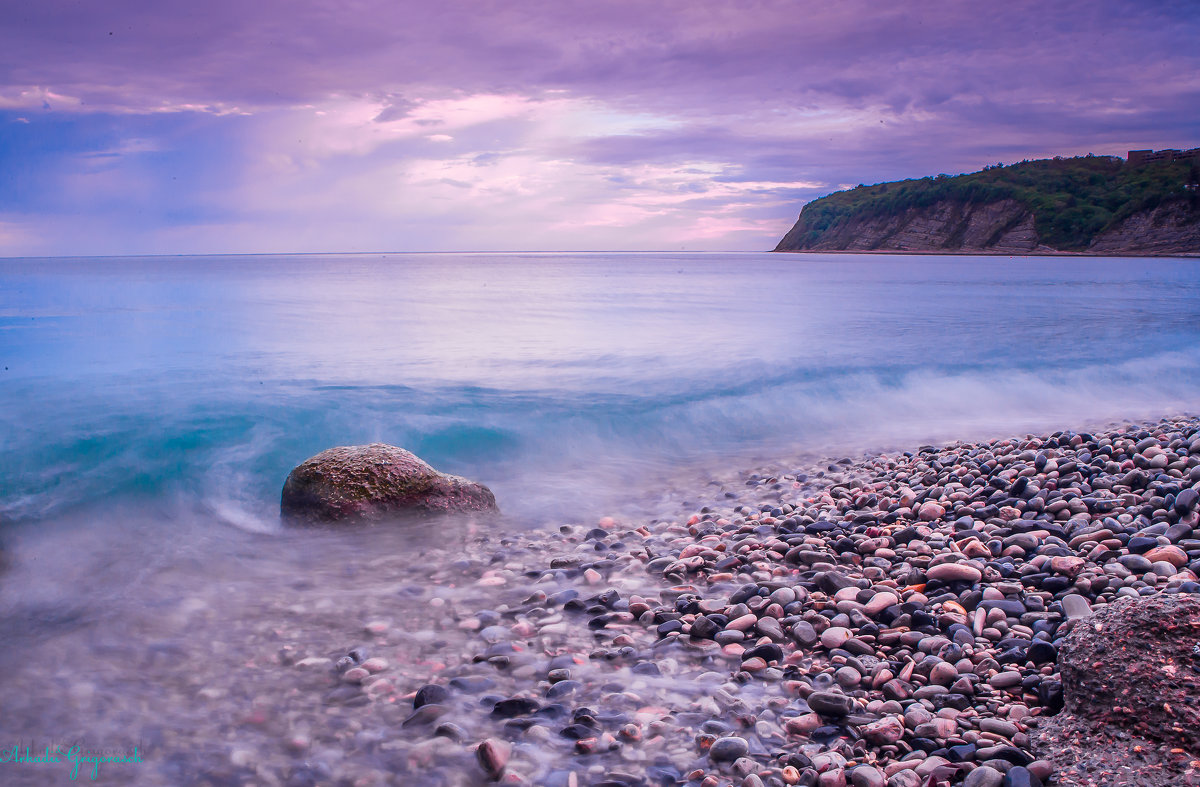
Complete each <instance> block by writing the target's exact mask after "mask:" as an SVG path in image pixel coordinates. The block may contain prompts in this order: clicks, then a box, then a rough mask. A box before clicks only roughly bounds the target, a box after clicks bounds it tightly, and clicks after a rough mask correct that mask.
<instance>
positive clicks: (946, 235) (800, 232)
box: [775, 200, 1053, 254]
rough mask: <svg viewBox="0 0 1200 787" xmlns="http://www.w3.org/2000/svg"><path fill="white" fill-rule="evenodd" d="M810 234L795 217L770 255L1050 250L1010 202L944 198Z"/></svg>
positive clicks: (1029, 220)
mask: <svg viewBox="0 0 1200 787" xmlns="http://www.w3.org/2000/svg"><path fill="white" fill-rule="evenodd" d="M812 232H813V229H812V228H811V227H810V226H808V223H807V222H806V221H805V216H804V214H803V213H801V214H800V220H799V221H797V222H796V225H795V226H794V227H792V229H791V231H790V232H789V233H788V234H787V235H786V236H785V237H784V238H783V240H782V241H780V242H779V245H778V246H777V247H776V248H775V251H936V252H976V253H988V254H1029V253H1031V252H1037V251H1053V249H1050V248H1049V247H1046V246H1042V245H1041V244H1039V243H1038V236H1037V232H1036V230H1035V229H1034V224H1033V214H1032V213H1030V212H1029V211H1027V210H1026V209H1025V208H1023V207H1022V206H1021V205H1020V204H1018V203H1017V202H1016V201H1014V200H1001V201H999V202H989V203H984V204H981V205H976V204H970V203H967V204H963V203H958V202H951V201H945V200H944V201H941V202H936V203H934V204H933V205H930V206H929V207H926V208H915V209H912V210H908V211H905V212H903V213H900V214H897V215H895V216H866V217H862V218H855V217H850V218H848V219H846V220H844V221H842V222H839V223H837V224H835V225H834V226H832V227H829V228H828V229H826V230H824V231H821V232H819V234H818V235H817V237H816V239H815V242H813V241H812V240H811V233H812ZM806 236H808V237H809V238H810V239H809V240H808V241H806Z"/></svg>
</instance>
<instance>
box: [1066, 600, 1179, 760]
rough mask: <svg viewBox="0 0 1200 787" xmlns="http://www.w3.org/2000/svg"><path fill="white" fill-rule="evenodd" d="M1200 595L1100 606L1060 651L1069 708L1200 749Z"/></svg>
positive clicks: (1093, 722) (1095, 720)
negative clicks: (1199, 649) (1199, 652)
mask: <svg viewBox="0 0 1200 787" xmlns="http://www.w3.org/2000/svg"><path fill="white" fill-rule="evenodd" d="M1198 643H1200V598H1197V597H1196V596H1192V595H1185V594H1174V595H1159V596H1151V597H1148V598H1138V599H1133V598H1130V599H1128V600H1122V601H1120V602H1118V603H1114V604H1110V605H1108V606H1107V607H1104V608H1101V609H1098V610H1097V611H1096V613H1095V614H1094V615H1093V616H1092V617H1091V618H1089V619H1088V620H1086V621H1084V622H1082V623H1081V624H1079V625H1077V626H1076V627H1075V628H1074V629H1073V630H1072V631H1071V633H1070V634H1069V635H1068V636H1067V637H1066V638H1065V640H1064V643H1063V647H1062V650H1061V652H1060V657H1059V661H1060V667H1061V669H1062V677H1063V688H1064V694H1065V701H1066V711H1067V712H1068V713H1070V714H1072V715H1073V716H1074V717H1075V719H1076V720H1077V722H1078V723H1080V724H1084V725H1090V726H1093V727H1095V726H1100V725H1105V726H1109V727H1112V728H1114V729H1116V730H1120V729H1124V730H1128V731H1129V732H1132V733H1134V734H1136V735H1139V736H1142V737H1145V738H1149V739H1151V740H1155V741H1159V742H1161V743H1162V744H1163V745H1166V746H1169V747H1180V748H1183V749H1186V750H1188V751H1190V752H1192V753H1194V754H1195V753H1200V707H1197V705H1196V698H1197V697H1200V671H1198V668H1200V656H1198V655H1196V648H1197V644H1198Z"/></svg>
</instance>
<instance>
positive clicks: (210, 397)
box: [0, 253, 1200, 784]
mask: <svg viewBox="0 0 1200 787" xmlns="http://www.w3.org/2000/svg"><path fill="white" fill-rule="evenodd" d="M0 366H2V367H3V368H2V369H0V544H2V545H3V548H4V556H5V562H6V564H7V565H6V566H5V568H4V569H3V572H2V573H0V643H2V644H0V705H3V708H4V714H3V715H0V732H3V733H5V735H4V736H3V740H2V741H0V743H4V742H6V741H7V740H8V738H10V737H17V738H20V737H24V738H25V739H26V740H27V741H28V740H33V741H34V742H35V746H36V745H37V744H38V743H40V742H43V741H55V740H62V739H65V738H68V737H71V736H74V737H75V738H82V739H85V740H87V741H89V742H91V743H92V744H93V745H97V746H101V745H106V744H107V745H111V746H129V745H132V744H131V742H137V741H141V743H142V745H143V747H144V749H147V750H149V751H150V752H152V753H154V754H156V755H157V759H156V760H155V761H154V762H152V763H150V762H149V760H150V759H154V758H153V757H151V758H148V764H147V765H144V766H141V767H142V769H141V770H139V771H137V778H136V779H134V778H133V777H131V776H130V772H129V771H124V772H117V771H115V769H114V771H113V772H111V773H109V774H108V776H102V780H103V779H104V778H110V779H112V780H113V781H112V782H111V783H147V784H158V783H163V784H172V783H183V781H184V780H183V779H182V777H181V776H180V774H187V773H194V772H195V768H196V767H198V766H197V765H196V763H197V762H200V761H201V760H202V759H203V758H201V760H193V759H189V756H192V754H195V753H196V752H198V751H201V750H203V752H205V753H206V755H208V754H211V755H212V756H214V757H217V758H218V759H220V758H221V757H226V758H227V757H228V756H229V755H230V752H231V751H233V750H235V749H236V748H237V747H238V746H242V747H249V748H250V749H252V750H256V751H257V750H260V749H263V748H264V747H266V746H267V745H268V744H267V743H266V742H265V741H268V740H269V739H270V737H271V735H277V734H279V733H278V731H277V730H276V731H272V732H271V733H270V734H267V733H264V732H262V731H261V730H259V729H258V727H254V729H255V730H256V732H253V733H250V732H246V731H245V729H244V727H245V723H246V722H245V719H246V718H247V716H248V715H249V716H253V715H254V714H255V713H257V712H259V710H261V709H262V708H263V707H265V706H264V703H267V704H269V705H270V707H271V710H270V711H269V713H268V716H270V717H271V718H274V717H275V715H278V716H279V718H281V719H283V718H284V716H286V715H287V713H294V715H295V718H294V719H291V717H289V719H291V720H290V721H286V722H280V723H281V724H285V726H286V725H292V726H290V727H288V729H289V730H292V729H293V728H296V727H297V725H298V726H300V727H304V726H305V725H310V726H311V724H312V720H311V719H310V718H308V717H307V716H305V713H307V712H308V711H307V706H303V703H302V702H300V705H301V706H302V707H300V708H295V707H292V710H291V711H285V710H282V709H281V706H280V705H279V704H278V703H281V702H283V700H281V699H279V698H281V697H285V696H287V697H290V696H291V695H290V694H289V692H293V693H294V692H295V690H296V689H295V687H294V686H293V685H292V684H291V683H290V681H291V680H292V678H291V675H292V673H290V672H287V671H279V672H269V671H268V672H263V671H262V670H260V669H257V668H255V665H256V664H257V665H258V666H259V667H261V662H262V661H263V659H264V655H263V654H264V653H267V652H270V653H274V652H276V651H277V650H279V649H280V648H292V649H295V648H296V647H297V646H296V644H295V643H297V642H301V643H302V642H308V643H311V647H310V650H311V653H324V652H332V651H333V650H336V649H337V648H338V647H341V646H342V645H353V644H354V641H355V637H356V636H358V634H359V632H360V631H361V628H362V625H363V624H364V623H365V622H367V621H369V620H374V619H380V618H382V619H387V620H392V621H406V627H407V628H406V634H405V638H406V639H404V642H406V643H407V644H406V645H404V647H403V648H400V649H399V652H403V653H408V654H410V655H411V662H412V664H423V663H426V662H427V661H429V660H431V659H434V660H435V659H437V658H438V655H437V654H438V652H439V651H442V652H444V651H446V650H447V649H449V650H453V649H454V648H456V647H459V646H460V644H461V643H459V641H458V640H456V639H454V637H455V636H457V635H446V637H440V638H438V637H434V636H433V632H435V631H438V630H439V628H440V626H441V624H442V623H444V622H445V620H444V615H443V614H442V613H440V612H439V611H438V610H439V609H441V608H442V605H443V604H450V605H451V606H454V605H458V607H460V608H462V609H469V608H471V607H476V608H486V607H488V606H495V605H496V604H498V603H500V602H501V600H502V599H507V598H508V596H507V595H506V594H509V595H511V596H513V597H514V598H515V597H516V596H524V595H528V588H521V587H519V586H518V587H514V586H512V585H511V583H510V585H509V586H506V587H505V588H493V587H491V586H489V585H488V584H487V583H484V584H483V585H479V584H477V582H478V580H479V579H480V578H481V577H482V576H483V574H482V571H483V568H482V567H485V566H486V565H487V564H488V561H489V560H493V561H494V560H495V557H494V554H495V550H496V548H497V545H498V544H501V542H502V540H503V539H504V538H505V536H506V535H510V536H511V539H510V543H512V544H516V543H518V541H519V540H520V539H521V538H525V539H527V540H528V539H534V540H536V539H537V538H539V537H540V536H539V534H553V533H554V532H556V531H555V528H557V527H558V526H559V525H560V524H563V523H572V524H580V525H584V526H590V525H592V524H594V523H595V522H596V521H597V519H598V518H599V517H602V516H615V517H617V518H618V519H619V520H621V521H624V522H629V523H631V525H633V526H636V523H637V522H638V521H640V520H642V519H646V518H650V517H656V516H667V517H669V516H678V515H680V512H682V511H684V510H686V509H687V508H688V506H693V505H699V504H703V501H704V495H705V492H706V488H707V487H706V484H707V482H708V480H709V479H711V478H714V477H717V476H720V475H721V474H728V473H730V472H733V471H736V470H738V469H741V468H747V467H751V466H753V465H754V464H755V463H757V462H763V461H794V462H796V463H800V462H803V461H806V460H805V458H806V457H808V458H816V457H837V456H848V455H854V454H857V453H861V452H864V451H868V450H880V449H884V450H906V449H913V448H915V447H916V446H918V445H920V444H922V443H927V442H937V441H946V440H953V439H959V438H961V439H968V438H979V437H991V436H1004V435H1008V434H1013V433H1022V432H1025V431H1028V430H1035V429H1051V430H1053V429H1058V428H1083V427H1086V426H1089V425H1094V424H1101V423H1107V422H1111V421H1121V420H1126V419H1140V418H1154V417H1158V416H1161V415H1170V414H1177V413H1185V412H1193V413H1194V412H1195V411H1197V410H1200V260H1166V259H1085V258H1017V259H1012V258H971V257H919V256H883V255H870V256H867V255H862V256H856V255H804V256H799V255H771V254H716V253H709V254H684V253H679V254H668V253H663V254H436V255H423V254H404V255H386V256H384V255H351V256H336V255H318V256H313V255H305V256H237V257H203V258H199V257H156V258H128V259H125V258H104V259H8V260H0ZM368 442H387V443H392V444H395V445H400V446H403V447H406V448H408V449H410V450H412V451H414V452H416V453H417V454H419V455H420V456H422V457H423V458H425V459H426V460H428V461H429V462H431V463H432V464H434V465H435V466H436V467H438V468H439V469H443V470H447V471H451V472H454V473H458V474H462V475H465V476H468V477H470V478H472V479H475V480H478V481H481V482H483V483H486V484H488V485H489V486H490V487H491V488H492V489H493V490H494V492H495V493H496V497H497V499H498V502H499V504H500V507H501V509H502V511H503V514H504V516H503V518H502V519H501V520H500V521H499V522H495V523H490V524H489V525H488V526H487V527H488V532H487V533H484V534H482V535H486V536H487V537H488V540H487V541H484V540H482V539H481V538H480V536H481V533H480V530H479V525H477V524H472V523H469V522H458V523H452V524H449V525H445V526H440V527H438V528H435V529H431V528H428V527H419V526H418V527H412V528H410V529H409V530H407V531H405V532H403V533H396V532H387V531H370V532H362V531H356V532H350V533H322V532H311V531H301V532H297V531H290V530H287V529H285V528H282V527H281V525H280V523H279V518H278V505H279V491H280V488H281V486H282V484H283V480H284V478H285V477H286V475H287V473H288V471H289V470H290V469H291V468H292V467H293V466H294V465H296V464H297V463H299V462H300V461H302V460H303V459H305V458H307V457H308V456H311V455H312V454H315V453H317V452H318V451H321V450H323V449H325V448H328V447H331V446H334V445H348V444H361V443H368ZM510 552H511V554H510V555H509V556H508V557H507V558H506V560H509V561H512V562H514V565H515V564H516V563H520V562H521V561H524V560H528V561H532V562H533V563H536V562H537V561H538V560H541V558H542V556H541V555H540V553H538V552H537V550H533V551H525V552H522V551H521V550H520V549H518V548H515V547H514V548H513V549H512V550H510ZM647 581H649V580H647ZM434 598H438V599H440V600H441V604H436V605H433V606H431V604H430V602H431V599H434ZM447 637H448V638H447ZM281 643H282V644H281ZM462 646H463V647H465V645H462ZM303 649H304V648H303V647H301V650H303ZM311 653H310V655H311ZM301 655H303V654H301ZM393 658H395V656H393ZM423 660H424V661H423ZM413 669H414V670H417V668H416V667H414V668H413ZM417 671H419V670H417ZM410 678H411V680H413V681H417V680H418V676H417V674H416V672H413V673H412V675H411V676H410ZM415 685H419V682H418V683H415V684H414V686H415ZM198 698H199V699H198ZM265 698H274V700H273V701H274V702H275V703H276V704H270V703H271V701H272V700H269V699H265ZM289 702H293V703H294V702H299V701H295V700H289ZM318 704H319V702H318ZM256 709H258V710H256ZM251 726H253V725H251ZM297 734H299V733H297ZM305 734H308V735H311V736H312V737H314V738H316V737H318V736H317V733H314V732H312V731H311V730H310V731H309V732H308V733H305ZM335 748H336V747H335ZM189 752H191V753H192V754H189ZM197 756H199V755H197ZM247 756H251V755H247ZM279 756H281V757H282V756H290V755H285V754H280V755H279ZM305 756H309V755H308V754H306V755H305ZM314 756H315V755H314ZM330 756H332V755H328V756H327V757H326V759H328V758H329V757H330ZM237 757H238V755H234V759H235V760H237ZM242 759H245V757H243V758H242ZM335 770H336V769H335ZM13 773H14V772H6V773H5V776H11V775H13ZM39 774H40V772H37V771H29V770H26V771H22V772H20V776H21V778H27V779H29V780H30V781H29V782H28V783H30V784H36V783H46V782H39V781H38V778H39ZM139 780H140V781H139ZM16 783H24V782H20V781H18V782H16Z"/></svg>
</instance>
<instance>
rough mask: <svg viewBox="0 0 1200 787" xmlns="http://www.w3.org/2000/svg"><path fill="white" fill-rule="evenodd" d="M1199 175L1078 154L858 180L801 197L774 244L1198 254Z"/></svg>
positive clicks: (1189, 168)
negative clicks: (796, 213) (791, 222)
mask: <svg viewBox="0 0 1200 787" xmlns="http://www.w3.org/2000/svg"><path fill="white" fill-rule="evenodd" d="M1197 180H1200V166H1197V165H1193V164H1190V163H1188V162H1174V163H1168V164H1158V165H1150V166H1132V165H1129V164H1127V163H1125V162H1122V161H1121V160H1120V159H1113V158H1108V157H1081V158H1075V159H1053V160H1049V159H1047V160H1042V161H1028V162H1022V163H1020V164H1015V165H1012V166H1008V167H1004V166H999V165H998V166H995V167H990V168H988V169H985V170H983V171H981V172H975V173H971V174H968V175H959V176H956V177H950V176H947V175H939V176H938V177H936V178H922V179H919V180H906V181H898V182H893V183H879V184H875V185H873V186H859V187H857V188H854V189H850V190H848V191H841V192H836V193H834V194H830V195H829V196H827V197H822V198H820V199H818V200H814V201H813V202H810V203H809V204H807V205H805V206H804V209H803V210H802V211H801V213H800V217H799V219H798V220H797V221H796V224H795V226H793V227H792V229H791V231H789V232H788V233H787V235H785V236H784V238H783V240H781V241H780V242H779V245H778V246H777V247H776V249H775V250H776V251H860V252H861V251H897V252H925V253H942V254H954V253H958V254H1007V255H1011V254H1058V253H1063V254H1098V255H1120V254H1132V255H1200V185H1198V184H1197V183H1196V181H1197Z"/></svg>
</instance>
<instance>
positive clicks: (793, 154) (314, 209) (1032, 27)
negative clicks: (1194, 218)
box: [0, 0, 1200, 255]
mask: <svg viewBox="0 0 1200 787" xmlns="http://www.w3.org/2000/svg"><path fill="white" fill-rule="evenodd" d="M1198 41H1200V4H1197V3H1196V2H1195V0H1182V1H1181V2H1154V1H1153V0H1139V1H1137V2H1115V1H1113V0H1086V1H1085V2H1053V1H1050V0H1041V2H1024V1H1023V0H1004V1H1003V2H1000V1H999V0H992V2H986V3H985V2H974V0H970V1H964V2H945V1H943V0H921V1H920V2H916V1H913V2H901V1H898V0H893V1H892V2H884V1H883V0H879V1H878V2H873V3H868V2H857V1H856V0H850V1H847V2H836V1H834V2H831V1H830V0H823V2H776V1H774V0H759V1H745V2H741V1H738V0H688V1H687V2H676V1H675V0H657V1H656V2H650V1H649V0H644V1H643V2H625V1H624V0H590V1H589V2H577V1H576V0H554V1H552V2H543V1H542V0H519V2H513V1H512V0H510V1H509V2H491V1H490V0H439V1H438V2H424V3H416V2H411V1H410V0H340V2H314V1H312V0H307V1H305V0H287V1H286V2H284V1H283V0H254V2H246V0H208V2H205V3H194V2H188V3H183V2H175V1H174V0H106V1H105V2H91V1H90V0H72V1H71V2H67V1H66V0H39V1H38V2H28V3H22V4H10V5H9V8H8V9H7V10H6V12H5V22H4V25H3V26H0V255H22V254H122V253H208V252H279V251H408V250H413V251H419V250H476V249H483V250H488V249H494V250H517V249H547V250H549V249H680V248H687V249H767V248H771V247H772V246H774V244H775V242H776V241H777V240H778V239H779V237H780V236H782V235H783V233H784V232H786V231H787V229H788V228H789V227H790V226H791V224H792V222H793V221H794V220H795V217H796V214H797V213H798V212H799V210H800V207H801V206H802V205H803V204H804V203H805V202H807V201H808V200H811V199H813V198H815V197H818V196H821V195H823V194H827V193H829V192H831V191H835V190H837V189H840V188H844V187H847V186H851V185H854V184H857V183H874V182H879V181H883V180H894V179H898V178H904V177H920V176H923V175H927V174H937V173H940V172H948V173H958V172H966V171H973V170H976V169H979V168H980V167H982V166H984V165H986V164H994V163H996V162H1005V163H1011V162H1013V161H1019V160H1021V159H1023V158H1043V157H1048V156H1053V155H1077V154H1084V153H1088V152H1094V153H1096V154H1118V155H1124V153H1125V151H1126V150H1128V149H1130V148H1163V147H1194V146H1197V145H1200V45H1197V42H1198Z"/></svg>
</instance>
